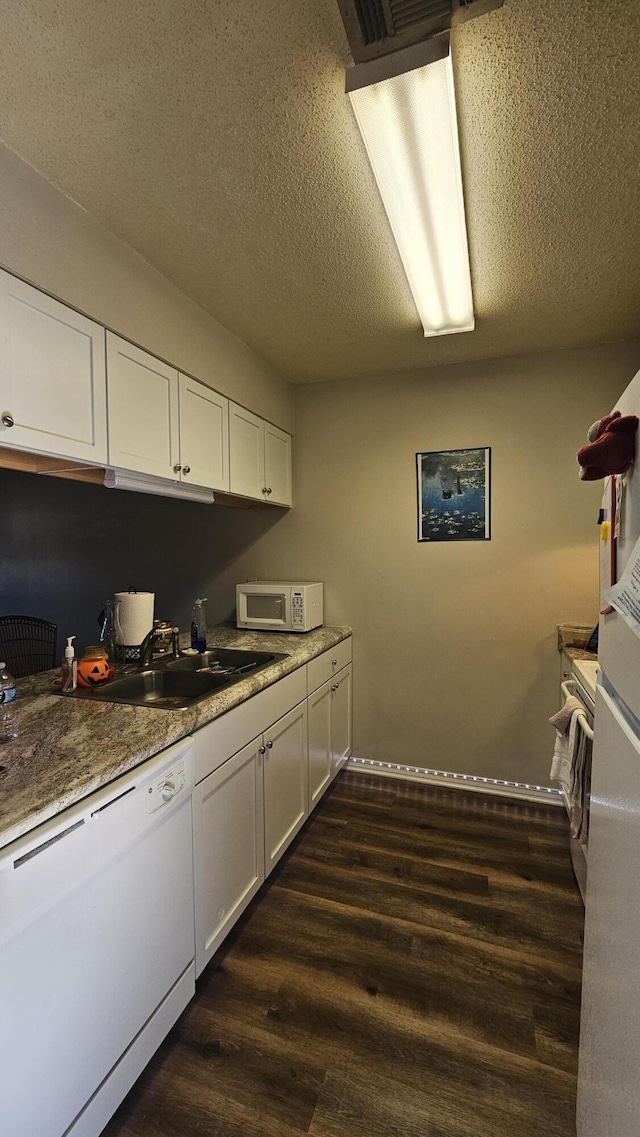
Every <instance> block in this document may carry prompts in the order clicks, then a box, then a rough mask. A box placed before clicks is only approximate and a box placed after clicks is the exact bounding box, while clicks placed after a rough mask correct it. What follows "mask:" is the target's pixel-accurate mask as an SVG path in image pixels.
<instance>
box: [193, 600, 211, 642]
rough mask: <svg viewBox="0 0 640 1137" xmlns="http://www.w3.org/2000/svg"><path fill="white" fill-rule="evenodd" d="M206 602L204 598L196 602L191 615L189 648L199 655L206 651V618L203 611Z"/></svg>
mask: <svg viewBox="0 0 640 1137" xmlns="http://www.w3.org/2000/svg"><path fill="white" fill-rule="evenodd" d="M206 600H207V597H206V596H204V597H202V599H200V600H196V602H195V604H194V605H193V611H192V613H191V647H192V648H195V650H196V651H198V652H200V654H202V652H203V651H206V650H207V616H206V612H205V610H204V605H205V601H206Z"/></svg>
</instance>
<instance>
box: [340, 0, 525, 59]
mask: <svg viewBox="0 0 640 1137" xmlns="http://www.w3.org/2000/svg"><path fill="white" fill-rule="evenodd" d="M503 3H504V0H338V7H339V8H340V14H341V16H342V22H343V24H344V26H345V30H346V33H347V37H348V40H349V44H350V46H351V51H352V54H353V58H354V62H355V63H365V62H367V60H370V59H379V58H380V57H381V56H383V55H388V54H389V53H390V52H392V51H401V50H402V49H403V48H405V47H409V46H411V45H412V44H415V43H420V42H421V41H422V40H425V39H428V38H429V37H430V36H434V35H438V34H439V33H441V32H446V31H448V30H449V29H450V28H452V27H455V26H456V24H459V23H462V22H463V21H464V20H470V19H473V17H474V16H482V15H484V13H485V12H490V11H492V10H493V9H494V8H501V7H502V5H503Z"/></svg>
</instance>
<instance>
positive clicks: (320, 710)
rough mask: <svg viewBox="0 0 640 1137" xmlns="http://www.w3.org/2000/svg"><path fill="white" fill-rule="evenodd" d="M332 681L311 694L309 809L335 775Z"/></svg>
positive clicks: (309, 700)
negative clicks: (332, 746)
mask: <svg viewBox="0 0 640 1137" xmlns="http://www.w3.org/2000/svg"><path fill="white" fill-rule="evenodd" d="M331 686H332V684H331V681H329V682H328V683H324V684H323V685H322V687H320V689H319V690H318V691H314V692H313V694H312V695H309V698H308V700H307V704H308V710H309V811H311V810H312V809H313V808H314V806H315V805H317V803H318V802H319V801H320V798H321V797H322V795H323V793H324V792H325V790H326V789H327V788H328V786H329V783H330V782H331V778H332V776H333V763H332V760H331V702H332V691H331Z"/></svg>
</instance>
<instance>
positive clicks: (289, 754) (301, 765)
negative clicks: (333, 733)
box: [264, 700, 308, 873]
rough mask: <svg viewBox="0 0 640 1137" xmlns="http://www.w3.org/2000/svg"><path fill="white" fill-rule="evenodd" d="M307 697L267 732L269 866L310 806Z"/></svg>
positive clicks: (278, 855)
mask: <svg viewBox="0 0 640 1137" xmlns="http://www.w3.org/2000/svg"><path fill="white" fill-rule="evenodd" d="M307 746H308V742H307V704H306V700H305V702H304V703H301V704H300V705H299V706H298V707H294V709H293V710H292V711H290V712H289V714H288V715H285V716H284V718H282V719H280V721H279V722H277V723H276V724H275V725H274V726H272V727H271V728H270V730H269V731H267V733H266V734H265V736H264V747H265V755H264V843H265V868H266V871H267V873H269V872H270V871H271V869H272V868H273V866H274V865H275V864H276V862H277V861H278V860H279V859H280V857H281V856H282V854H283V853H284V851H285V849H286V848H287V846H288V845H289V844H291V841H292V840H293V838H294V837H295V835H296V833H297V832H298V830H299V829H300V828H301V827H302V825H303V824H304V821H305V819H306V817H307V815H308V809H307V780H308V772H307Z"/></svg>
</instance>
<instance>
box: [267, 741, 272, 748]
mask: <svg viewBox="0 0 640 1137" xmlns="http://www.w3.org/2000/svg"><path fill="white" fill-rule="evenodd" d="M272 746H273V742H267V749H268V750H271V748H272Z"/></svg>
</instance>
